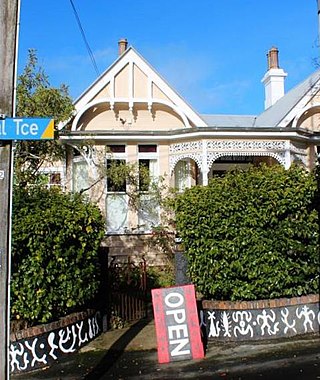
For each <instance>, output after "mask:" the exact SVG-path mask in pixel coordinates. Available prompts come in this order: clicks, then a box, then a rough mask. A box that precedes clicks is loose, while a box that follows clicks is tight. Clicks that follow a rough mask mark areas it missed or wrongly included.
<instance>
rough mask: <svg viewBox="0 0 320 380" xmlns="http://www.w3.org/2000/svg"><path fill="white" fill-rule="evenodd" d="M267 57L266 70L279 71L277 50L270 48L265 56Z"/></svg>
mask: <svg viewBox="0 0 320 380" xmlns="http://www.w3.org/2000/svg"><path fill="white" fill-rule="evenodd" d="M267 57H268V70H270V69H279V50H278V49H277V48H276V47H272V48H271V49H270V50H269V51H268V54H267Z"/></svg>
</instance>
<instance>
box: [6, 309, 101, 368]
mask: <svg viewBox="0 0 320 380" xmlns="http://www.w3.org/2000/svg"><path fill="white" fill-rule="evenodd" d="M101 331H102V326H101V318H100V313H99V312H94V311H88V312H82V313H75V314H72V315H69V316H67V317H65V318H61V319H60V320H59V321H56V322H52V323H48V324H45V325H40V326H35V327H30V328H28V329H25V330H21V331H19V332H17V333H15V334H11V335H10V350H9V361H10V372H11V373H19V372H23V371H31V370H35V369H39V368H42V367H45V366H48V365H51V364H53V363H54V362H55V361H56V360H58V359H60V358H61V357H62V356H64V355H67V354H71V353H73V352H75V351H77V350H79V349H80V348H81V347H83V346H85V345H86V344H87V343H89V342H90V341H91V340H93V339H94V338H95V337H97V336H98V335H99V334H100V333H101Z"/></svg>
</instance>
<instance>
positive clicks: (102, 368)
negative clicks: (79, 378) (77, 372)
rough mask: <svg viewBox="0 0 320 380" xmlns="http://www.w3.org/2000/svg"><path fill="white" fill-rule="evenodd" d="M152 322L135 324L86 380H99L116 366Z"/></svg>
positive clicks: (141, 321)
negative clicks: (136, 338)
mask: <svg viewBox="0 0 320 380" xmlns="http://www.w3.org/2000/svg"><path fill="white" fill-rule="evenodd" d="M149 322H150V319H149V318H145V319H141V320H139V321H138V322H136V323H135V324H133V325H132V326H131V327H130V328H129V330H128V331H126V332H125V333H124V334H123V335H121V337H120V338H119V339H118V340H116V341H115V342H114V343H113V344H112V346H111V347H110V348H109V350H108V352H107V353H106V354H105V355H104V356H103V358H102V359H101V360H100V362H99V363H98V364H97V366H96V367H95V368H94V369H93V370H92V371H91V372H90V373H88V374H87V375H86V376H85V377H84V380H97V379H99V378H100V377H101V376H102V375H104V374H105V373H106V372H108V371H109V369H110V368H111V367H112V366H113V365H114V364H115V362H116V361H117V360H118V359H119V358H120V356H121V355H122V354H123V352H124V350H125V348H126V347H127V345H128V344H129V343H130V342H131V341H132V340H133V339H134V338H135V337H136V336H137V335H138V334H139V332H140V331H141V330H142V329H143V328H144V327H145V326H146V325H147V324H148V323H149Z"/></svg>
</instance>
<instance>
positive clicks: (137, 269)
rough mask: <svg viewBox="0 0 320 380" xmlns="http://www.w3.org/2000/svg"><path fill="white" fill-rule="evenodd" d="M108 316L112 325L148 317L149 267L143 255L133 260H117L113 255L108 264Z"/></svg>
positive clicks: (121, 324)
mask: <svg viewBox="0 0 320 380" xmlns="http://www.w3.org/2000/svg"><path fill="white" fill-rule="evenodd" d="M107 289H108V295H109V297H108V316H109V324H110V327H113V328H121V327H123V325H124V324H125V323H126V322H133V321H136V320H139V319H141V318H145V317H147V267H146V260H145V258H144V257H143V258H142V260H141V261H140V262H138V263H137V262H133V261H132V260H131V258H130V256H128V258H127V261H126V262H117V261H116V257H115V256H112V258H111V261H110V263H109V266H108V287H107Z"/></svg>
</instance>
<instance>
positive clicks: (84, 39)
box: [70, 0, 100, 76]
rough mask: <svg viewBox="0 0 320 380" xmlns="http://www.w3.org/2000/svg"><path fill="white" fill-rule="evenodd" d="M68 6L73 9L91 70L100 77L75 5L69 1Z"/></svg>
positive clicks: (71, 0)
mask: <svg viewBox="0 0 320 380" xmlns="http://www.w3.org/2000/svg"><path fill="white" fill-rule="evenodd" d="M70 4H71V7H72V9H73V13H74V16H75V18H76V20H77V23H78V26H79V29H80V32H81V35H82V39H83V41H84V43H85V45H86V48H87V51H88V54H89V57H90V59H91V62H92V65H93V68H94V70H95V72H96V74H97V76H99V75H100V72H99V69H98V66H97V63H96V60H95V58H94V55H93V53H92V50H91V48H90V45H89V42H88V40H87V37H86V34H85V32H84V29H83V27H82V24H81V20H80V17H79V14H78V12H77V9H76V7H75V5H74V2H73V0H70Z"/></svg>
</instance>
